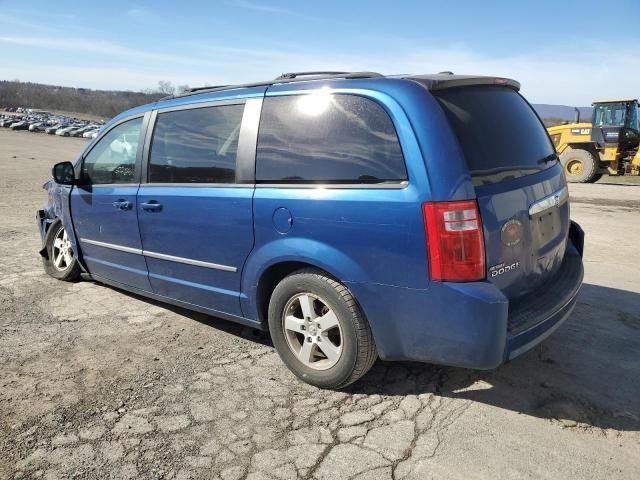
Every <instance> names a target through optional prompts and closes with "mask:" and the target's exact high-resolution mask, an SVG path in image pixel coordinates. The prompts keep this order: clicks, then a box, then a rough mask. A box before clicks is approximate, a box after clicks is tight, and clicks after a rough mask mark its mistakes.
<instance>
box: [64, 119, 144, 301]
mask: <svg viewBox="0 0 640 480" xmlns="http://www.w3.org/2000/svg"><path fill="white" fill-rule="evenodd" d="M143 120H144V118H143V117H142V116H139V117H136V118H133V119H130V120H127V121H124V122H122V123H119V124H118V125H116V126H115V127H113V128H112V129H111V130H109V131H108V132H107V133H106V134H105V135H104V136H103V137H102V138H101V139H100V140H99V141H98V142H97V143H96V144H95V145H94V146H93V148H92V149H91V150H90V151H89V152H88V153H87V154H86V155H85V157H84V159H83V161H82V173H81V178H80V181H79V183H80V185H79V186H76V187H74V188H73V190H72V192H71V216H72V218H73V225H74V228H75V231H76V238H77V239H78V241H79V242H80V246H81V250H82V256H83V259H84V261H85V264H86V266H87V268H88V270H89V272H90V273H91V275H93V276H95V277H96V279H97V280H100V279H105V280H111V281H114V282H118V283H121V284H124V285H128V286H130V287H135V288H139V289H142V290H147V291H150V290H151V285H150V284H149V278H148V272H147V265H146V263H145V259H144V257H143V255H142V242H141V241H140V231H139V229H138V216H137V209H136V194H137V192H138V188H139V182H140V180H139V178H140V177H139V174H140V168H139V165H140V162H139V159H141V158H142V157H141V155H142V152H141V148H142V142H141V141H140V136H141V131H142V124H143Z"/></svg>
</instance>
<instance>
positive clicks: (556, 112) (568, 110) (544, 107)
mask: <svg viewBox="0 0 640 480" xmlns="http://www.w3.org/2000/svg"><path fill="white" fill-rule="evenodd" d="M533 108H535V109H536V112H538V115H540V118H542V119H543V120H544V119H554V120H558V121H566V122H572V121H573V117H574V115H575V112H574V109H573V108H574V107H569V106H567V105H549V104H546V103H534V104H533ZM578 109H579V110H580V121H581V122H582V121H587V122H590V121H591V113H592V111H593V108H591V107H578Z"/></svg>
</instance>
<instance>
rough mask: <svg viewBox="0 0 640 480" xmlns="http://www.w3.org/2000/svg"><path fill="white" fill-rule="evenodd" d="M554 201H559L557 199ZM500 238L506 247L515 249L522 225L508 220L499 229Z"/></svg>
mask: <svg viewBox="0 0 640 480" xmlns="http://www.w3.org/2000/svg"><path fill="white" fill-rule="evenodd" d="M556 201H559V197H558V199H557V200H556ZM500 238H501V240H502V243H504V244H505V245H506V246H507V247H515V246H516V245H518V244H519V243H520V240H521V239H522V223H520V222H519V221H518V220H515V219H513V220H509V221H508V222H506V223H505V224H504V225H503V226H502V229H501V232H500Z"/></svg>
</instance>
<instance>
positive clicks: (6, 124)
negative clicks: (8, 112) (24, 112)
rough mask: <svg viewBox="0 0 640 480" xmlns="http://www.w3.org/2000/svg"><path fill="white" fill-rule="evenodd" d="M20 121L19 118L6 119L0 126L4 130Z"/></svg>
mask: <svg viewBox="0 0 640 480" xmlns="http://www.w3.org/2000/svg"><path fill="white" fill-rule="evenodd" d="M21 121H22V120H21V119H20V117H17V118H16V117H12V118H7V119H5V120H4V121H3V122H2V126H3V127H5V128H10V127H11V125H13V124H14V123H18V122H21Z"/></svg>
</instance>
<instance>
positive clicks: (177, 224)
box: [37, 73, 584, 388]
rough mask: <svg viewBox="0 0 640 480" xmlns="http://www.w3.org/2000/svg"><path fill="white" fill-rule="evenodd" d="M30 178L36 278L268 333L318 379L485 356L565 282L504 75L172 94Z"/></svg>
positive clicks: (476, 362)
mask: <svg viewBox="0 0 640 480" xmlns="http://www.w3.org/2000/svg"><path fill="white" fill-rule="evenodd" d="M61 186H68V187H65V188H61ZM45 188H47V189H48V191H49V201H50V203H49V205H48V206H47V207H46V208H44V209H42V210H40V211H39V212H38V216H37V218H38V226H39V229H40V234H41V238H42V242H43V246H42V250H41V254H42V256H43V258H44V267H45V269H46V271H47V272H48V273H49V274H50V275H52V276H54V277H56V278H58V279H61V280H74V279H77V278H78V277H79V275H80V273H81V272H85V274H86V275H85V276H90V277H92V278H93V279H95V280H96V281H99V282H102V283H105V284H108V285H112V286H115V287H117V288H120V289H123V290H128V291H131V292H135V293H137V294H140V295H143V296H147V297H150V298H153V299H156V300H161V301H163V302H168V303H172V304H175V305H179V306H182V307H185V308H188V309H193V310H196V311H199V312H204V313H207V314H211V315H213V316H216V317H221V318H224V319H228V320H231V321H235V322H239V323H241V324H245V325H249V326H251V327H255V328H260V329H265V330H269V332H270V334H271V338H272V340H273V344H274V346H275V348H276V349H277V351H278V353H279V354H280V357H281V358H282V360H283V361H284V363H285V364H286V365H287V366H288V367H289V368H290V369H291V371H292V372H293V373H294V374H296V375H297V376H298V377H300V378H301V379H302V380H304V381H306V382H308V383H311V384H313V385H316V386H319V387H326V388H340V387H344V386H345V385H348V384H349V383H351V382H353V381H355V380H357V379H358V378H359V377H361V376H362V375H364V374H365V373H366V372H367V370H369V368H370V367H371V366H372V365H373V363H374V362H375V360H376V358H378V356H380V357H381V358H382V359H383V360H413V361H420V362H430V363H439V364H445V365H456V366H461V367H468V368H477V369H492V368H495V367H497V366H499V365H500V364H502V363H503V362H506V361H508V360H511V359H513V358H515V357H517V356H518V355H520V354H522V353H523V352H525V351H527V350H529V349H530V348H532V347H533V346H534V345H536V344H538V343H539V342H541V341H542V340H543V339H544V338H546V337H547V336H548V335H549V334H550V333H551V332H552V331H554V330H555V329H556V328H557V327H558V326H559V325H560V324H561V323H562V322H563V321H564V320H565V319H566V318H567V317H568V315H569V314H570V313H571V311H572V309H573V308H574V306H575V302H576V295H577V292H578V290H579V288H580V286H581V283H582V277H583V263H582V250H583V241H584V234H583V232H582V230H581V228H580V226H579V225H578V224H577V223H575V222H572V221H571V220H570V217H569V195H568V191H567V186H566V183H565V178H564V175H563V173H562V167H561V165H560V164H559V162H558V159H557V157H556V155H555V152H554V148H553V144H552V143H551V141H550V139H549V137H548V135H547V133H546V130H545V128H544V126H543V124H542V122H541V121H540V119H539V118H538V116H537V115H536V113H535V112H534V110H533V109H532V107H531V106H530V105H529V104H528V103H527V101H526V100H525V99H524V98H523V97H522V96H521V95H520V94H519V84H518V83H517V82H516V81H513V80H509V79H504V78H495V77H481V76H457V75H449V74H438V75H404V76H394V77H384V76H382V75H379V74H370V73H352V74H349V73H347V74H328V75H326V76H321V75H318V74H313V75H312V74H304V73H303V74H288V75H285V76H283V77H279V78H278V79H276V80H275V81H272V82H263V83H257V84H252V85H243V86H229V87H217V88H215V87H212V88H205V89H201V90H195V91H190V92H187V93H186V94H184V95H182V96H178V97H174V98H171V99H168V100H163V101H160V102H158V103H155V104H152V105H147V106H143V107H139V108H136V109H133V110H130V111H127V112H125V113H123V114H121V115H119V116H118V117H116V118H115V119H113V120H112V121H111V122H109V123H108V124H107V125H106V126H105V128H104V130H103V131H102V132H101V133H100V135H98V137H97V138H96V139H95V140H94V141H92V142H90V143H89V144H88V146H87V147H86V148H85V149H84V151H83V152H82V153H81V155H80V156H79V157H78V159H77V160H76V161H75V163H71V162H61V163H59V164H57V165H55V166H54V169H53V180H52V181H49V182H48V183H47V185H46V186H45ZM68 212H72V214H71V215H70V214H69V213H68Z"/></svg>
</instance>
